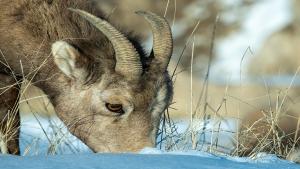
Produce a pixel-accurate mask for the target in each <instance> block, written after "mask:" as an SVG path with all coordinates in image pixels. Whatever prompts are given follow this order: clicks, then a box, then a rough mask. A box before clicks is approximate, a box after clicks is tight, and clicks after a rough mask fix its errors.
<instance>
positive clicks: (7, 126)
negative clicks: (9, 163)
mask: <svg viewBox="0 0 300 169" xmlns="http://www.w3.org/2000/svg"><path fill="white" fill-rule="evenodd" d="M18 92H19V87H18V86H17V85H16V84H15V80H14V79H13V78H12V77H9V76H6V75H4V74H0V103H1V106H0V133H1V135H3V138H0V139H3V142H4V143H6V145H7V149H8V152H2V153H10V154H15V155H19V154H20V149H19V133H20V130H19V129H20V128H19V126H20V116H19V112H18V109H17V105H16V100H17V99H18V95H19V94H18ZM2 146H3V145H2Z"/></svg>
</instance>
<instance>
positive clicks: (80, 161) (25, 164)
mask: <svg viewBox="0 0 300 169" xmlns="http://www.w3.org/2000/svg"><path fill="white" fill-rule="evenodd" d="M145 151H146V152H144V153H143V154H81V155H80V156H79V155H58V156H38V157H33V156H26V157H14V156H0V168H1V169H17V168H24V169H27V168H28V169H58V168H63V169H94V168H95V169H221V168H222V169H283V168H284V169H298V168H299V169H300V165H296V164H292V163H290V162H287V161H283V160H280V159H278V158H277V157H274V156H263V155H262V157H261V158H259V159H257V160H249V159H245V158H233V157H220V156H213V155H210V154H206V153H199V152H190V153H182V152H180V153H179V154H176V153H173V154H169V153H168V154H167V153H161V152H159V151H156V150H155V149H154V150H152V149H148V150H145Z"/></svg>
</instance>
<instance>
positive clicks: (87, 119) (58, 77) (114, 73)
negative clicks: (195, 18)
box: [0, 0, 173, 154]
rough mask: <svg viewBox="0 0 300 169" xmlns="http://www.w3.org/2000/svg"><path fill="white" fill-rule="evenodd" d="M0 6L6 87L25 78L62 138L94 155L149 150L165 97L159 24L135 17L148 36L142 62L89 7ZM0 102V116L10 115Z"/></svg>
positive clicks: (167, 45)
mask: <svg viewBox="0 0 300 169" xmlns="http://www.w3.org/2000/svg"><path fill="white" fill-rule="evenodd" d="M0 6H1V10H0V49H1V55H0V72H1V73H2V74H1V75H2V76H3V79H9V80H8V82H7V83H8V84H10V83H11V80H12V79H16V80H17V81H21V79H23V77H24V76H25V78H26V79H28V80H30V81H31V82H32V83H33V84H34V85H35V86H37V87H39V88H41V89H42V90H43V91H44V92H45V93H46V94H47V95H48V97H49V99H50V100H51V102H52V103H53V105H54V107H55V110H56V112H57V115H58V117H59V118H60V119H61V120H62V121H63V122H64V123H65V124H66V125H67V127H68V129H69V131H70V132H71V133H72V134H74V135H75V136H77V137H78V138H79V139H81V140H82V141H83V142H84V143H86V144H87V145H88V146H89V147H90V148H91V149H92V150H93V151H95V152H122V151H138V150H140V149H142V148H143V147H145V146H154V145H155V135H156V133H157V128H158V125H159V121H160V116H161V114H162V112H164V110H165V109H166V107H167V106H168V104H169V103H170V101H171V98H172V82H171V80H170V77H169V75H168V72H167V66H168V63H169V60H170V57H171V54H172V48H173V44H172V35H171V31H170V27H169V25H168V23H167V21H166V20H165V19H164V18H163V17H160V16H158V15H156V14H153V13H151V12H142V11H139V12H137V14H138V15H141V16H143V17H144V18H145V19H146V20H147V21H148V22H149V23H150V25H151V27H152V30H153V36H154V38H153V39H154V40H153V41H154V42H153V50H152V52H151V54H150V56H148V57H147V56H146V54H145V52H144V50H143V49H142V47H141V45H140V44H139V42H138V41H137V40H136V39H135V38H133V37H132V36H131V35H129V34H128V33H127V34H126V33H122V32H121V31H119V30H118V29H116V28H115V27H114V26H113V25H111V24H110V22H109V21H108V19H105V15H104V14H102V13H101V11H99V10H97V9H96V7H95V5H94V4H93V2H92V1H90V0H89V1H86V0H63V1H62V0H1V1H0ZM12 77H13V78H12ZM11 86H13V87H14V88H13V89H14V90H15V89H16V88H19V86H18V85H17V84H16V85H13V84H12V85H11ZM0 87H1V86H0ZM5 92H13V91H7V90H5ZM5 92H4V93H5ZM17 98H18V96H17V95H16V94H15V95H10V96H9V100H17ZM0 101H1V103H0V110H1V111H3V110H6V111H8V112H10V111H11V110H9V109H11V107H10V105H6V104H4V103H3V100H0ZM1 113H2V114H3V112H1ZM0 117H1V116H0ZM17 121H18V120H17ZM15 135H16V137H17V135H18V134H15ZM14 140H17V138H15V139H14ZM9 152H11V153H14V154H18V153H19V150H18V149H17V150H15V149H11V150H9Z"/></svg>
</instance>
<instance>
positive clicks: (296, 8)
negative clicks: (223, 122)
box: [21, 0, 300, 126]
mask: <svg viewBox="0 0 300 169" xmlns="http://www.w3.org/2000/svg"><path fill="white" fill-rule="evenodd" d="M97 1H99V3H98V7H99V8H101V9H102V10H103V11H105V13H106V14H107V17H108V18H109V19H111V21H112V22H114V23H115V24H116V25H119V26H120V27H125V28H126V29H127V30H132V31H133V32H135V33H136V34H137V35H140V37H141V40H142V41H143V42H144V46H145V47H146V49H147V51H148V52H149V51H150V50H151V46H152V37H151V36H152V34H151V30H150V28H149V26H148V24H147V23H146V22H145V21H144V20H143V19H142V18H141V17H139V16H137V15H136V14H135V13H134V12H135V11H137V10H147V11H152V12H154V13H157V14H159V15H162V16H166V18H167V19H168V21H169V23H170V25H171V27H172V31H173V36H174V43H175V46H174V54H173V56H172V61H171V63H170V66H169V71H170V74H171V75H173V81H174V87H175V91H174V93H175V95H174V99H173V104H172V105H171V106H170V108H169V114H170V116H171V117H172V118H173V119H189V118H190V117H192V116H193V117H197V118H200V119H201V118H221V119H222V118H226V119H228V118H232V119H242V123H244V122H245V121H244V120H246V121H247V122H248V121H251V120H255V119H256V118H257V116H264V114H263V113H257V112H262V111H268V112H279V114H280V116H282V118H283V119H286V120H287V121H288V123H286V122H284V123H283V124H282V125H283V126H287V125H288V124H289V125H290V124H297V122H298V117H299V115H300V110H298V108H299V107H300V97H299V96H300V95H299V94H300V89H299V85H300V76H299V75H298V74H299V72H298V71H299V70H298V69H299V65H300V1H297V0H205V1H203V0H139V1H134V0H97ZM37 96H43V93H42V92H41V91H38V89H36V88H34V87H31V88H29V89H27V92H26V94H25V95H24V98H23V100H26V99H27V100H28V98H36V97H37ZM21 112H23V113H25V114H27V113H29V112H38V113H40V114H42V115H41V116H48V117H52V116H53V112H54V111H53V108H52V106H51V104H49V101H48V100H47V99H46V98H45V97H42V99H30V101H22V99H21ZM283 121H284V120H283ZM295 126H296V125H295Z"/></svg>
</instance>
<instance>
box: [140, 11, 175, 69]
mask: <svg viewBox="0 0 300 169" xmlns="http://www.w3.org/2000/svg"><path fill="white" fill-rule="evenodd" d="M136 14H138V15H141V16H143V17H144V18H145V19H146V20H147V21H148V22H149V24H150V25H151V27H152V32H153V52H154V57H155V59H157V60H158V62H159V64H160V65H161V69H162V70H163V71H165V70H167V68H168V64H169V62H170V59H171V56H172V52H173V38H172V32H171V28H170V26H169V24H168V22H167V20H166V19H165V18H163V17H161V16H158V15H156V14H154V13H152V12H146V11H137V12H136Z"/></svg>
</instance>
